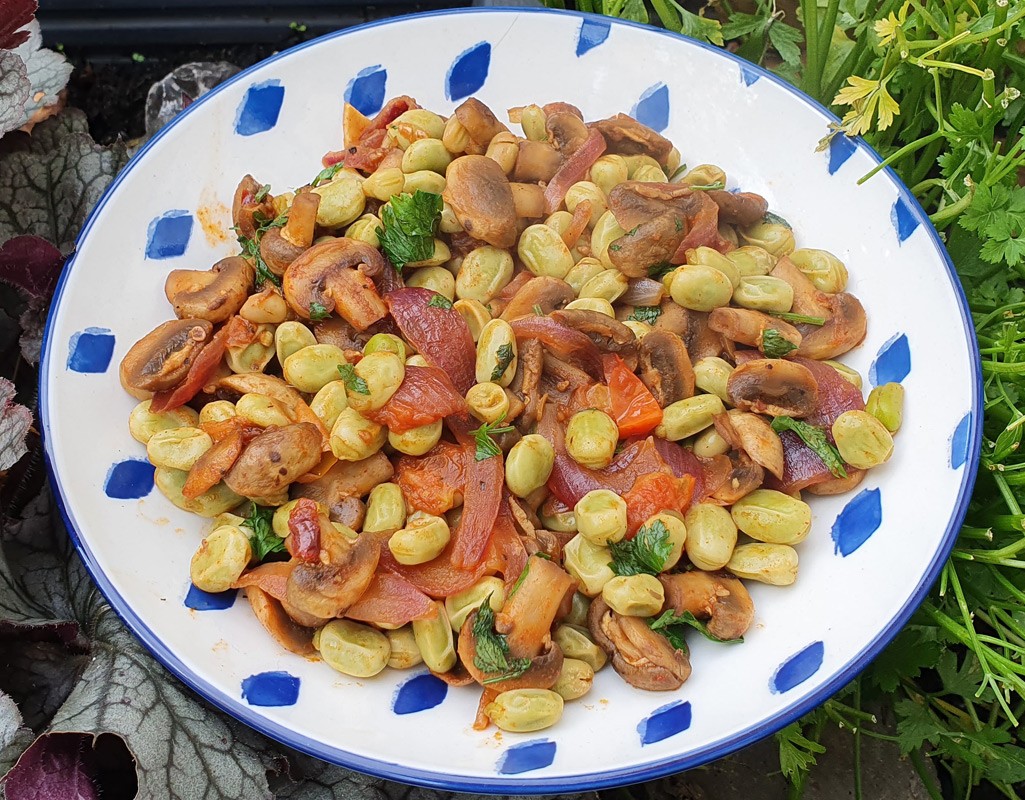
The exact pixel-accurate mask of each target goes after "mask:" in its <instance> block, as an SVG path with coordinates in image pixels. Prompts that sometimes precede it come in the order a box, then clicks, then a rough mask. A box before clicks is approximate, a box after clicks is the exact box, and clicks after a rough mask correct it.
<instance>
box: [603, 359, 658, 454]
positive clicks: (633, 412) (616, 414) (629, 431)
mask: <svg viewBox="0 0 1025 800" xmlns="http://www.w3.org/2000/svg"><path fill="white" fill-rule="evenodd" d="M602 366H603V367H604V368H605V381H606V383H608V385H609V395H610V396H611V399H612V418H613V419H614V420H615V421H616V425H618V426H619V436H620V438H621V439H627V438H630V437H632V436H647V435H648V434H649V433H651V432H652V431H653V430H655V428H657V427H658V425H659V424H660V423H661V422H662V409H661V407H660V406H659V404H658V401H657V400H656V399H655V397H654V396H653V395H652V394H651V392H649V391H648V387H647V386H645V385H644V384H643V383H642V382H641V379H640V378H638V377H637V376H636V375H634V373H633V371H632V370H631V369H630V368H629V367H628V366H627V365H626V363H625V362H624V361H623V359H622V358H620V357H619V356H617V355H614V354H609V355H606V356H604V357H603V358H602Z"/></svg>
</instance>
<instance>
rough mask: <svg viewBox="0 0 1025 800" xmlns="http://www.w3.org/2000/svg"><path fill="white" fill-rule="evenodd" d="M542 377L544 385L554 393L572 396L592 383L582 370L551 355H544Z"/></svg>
mask: <svg viewBox="0 0 1025 800" xmlns="http://www.w3.org/2000/svg"><path fill="white" fill-rule="evenodd" d="M544 377H545V379H546V384H548V385H550V386H551V387H552V388H553V389H554V390H555V391H557V392H562V393H565V394H572V393H573V392H574V391H576V390H577V389H587V388H588V387H589V386H591V384H592V383H594V381H592V380H591V377H590V376H589V375H588V374H587V373H586V372H584V371H583V370H582V369H577V368H576V367H574V366H573V365H572V364H567V363H566V362H565V361H563V360H562V359H561V358H557V357H555V356H553V355H552V354H551V353H545V354H544Z"/></svg>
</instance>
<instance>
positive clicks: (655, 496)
mask: <svg viewBox="0 0 1025 800" xmlns="http://www.w3.org/2000/svg"><path fill="white" fill-rule="evenodd" d="M693 494H694V478H692V477H691V476H690V475H684V476H683V477H682V478H675V477H673V476H672V475H667V474H666V473H664V472H654V473H651V474H648V475H641V476H640V477H639V478H638V479H637V480H636V481H635V482H634V485H633V486H632V487H631V488H630V491H628V492H627V493H626V494H624V495H623V499H624V500H626V535H627V536H628V537H629V538H633V535H634V534H635V533H637V529H638V528H640V527H641V525H643V524H644V523H645V522H647V521H648V520H649V519H651V517H653V516H655V515H656V514H658V513H660V512H662V511H678V512H679V513H681V514H683V513H684V512H686V510H687V507H688V506H689V505H690V501H691V497H692V496H693Z"/></svg>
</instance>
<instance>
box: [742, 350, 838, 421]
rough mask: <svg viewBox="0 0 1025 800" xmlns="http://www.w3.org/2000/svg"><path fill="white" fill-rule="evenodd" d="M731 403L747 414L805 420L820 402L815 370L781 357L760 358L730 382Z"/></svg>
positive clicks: (747, 364) (748, 363)
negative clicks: (750, 412)
mask: <svg viewBox="0 0 1025 800" xmlns="http://www.w3.org/2000/svg"><path fill="white" fill-rule="evenodd" d="M726 393H727V395H728V396H729V398H730V403H731V404H732V405H733V406H735V407H736V408H739V409H742V410H744V411H754V412H756V413H759V414H769V415H771V416H774V417H778V416H788V417H805V416H807V415H808V414H810V413H811V412H812V411H814V410H815V408H816V406H817V405H818V402H819V387H818V384H817V383H816V382H815V376H813V375H812V374H811V370H809V369H808V368H807V367H805V366H802V365H801V364H795V363H794V362H792V361H785V360H783V359H778V358H756V359H753V360H751V361H748V362H747V363H745V364H741V365H740V366H739V367H737V368H736V369H735V370H733V372H732V373H731V374H730V378H729V380H728V381H727V382H726Z"/></svg>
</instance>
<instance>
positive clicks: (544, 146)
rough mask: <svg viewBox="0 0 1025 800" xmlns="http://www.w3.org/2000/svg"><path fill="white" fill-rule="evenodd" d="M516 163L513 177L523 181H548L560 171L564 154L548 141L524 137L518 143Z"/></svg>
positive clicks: (515, 179)
mask: <svg viewBox="0 0 1025 800" xmlns="http://www.w3.org/2000/svg"><path fill="white" fill-rule="evenodd" d="M518 147H519V150H518V152H517V154H516V163H515V164H514V165H513V171H512V179H513V180H514V181H520V182H522V183H531V182H535V181H544V182H545V183H547V182H548V181H550V180H551V179H552V176H553V175H555V173H556V172H558V171H559V167H560V166H561V165H562V156H561V155H560V154H559V151H558V150H556V149H555V148H554V147H552V146H551V145H550V144H548V142H533V141H531V140H530V139H524V140H523V141H521V142H519V144H518Z"/></svg>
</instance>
